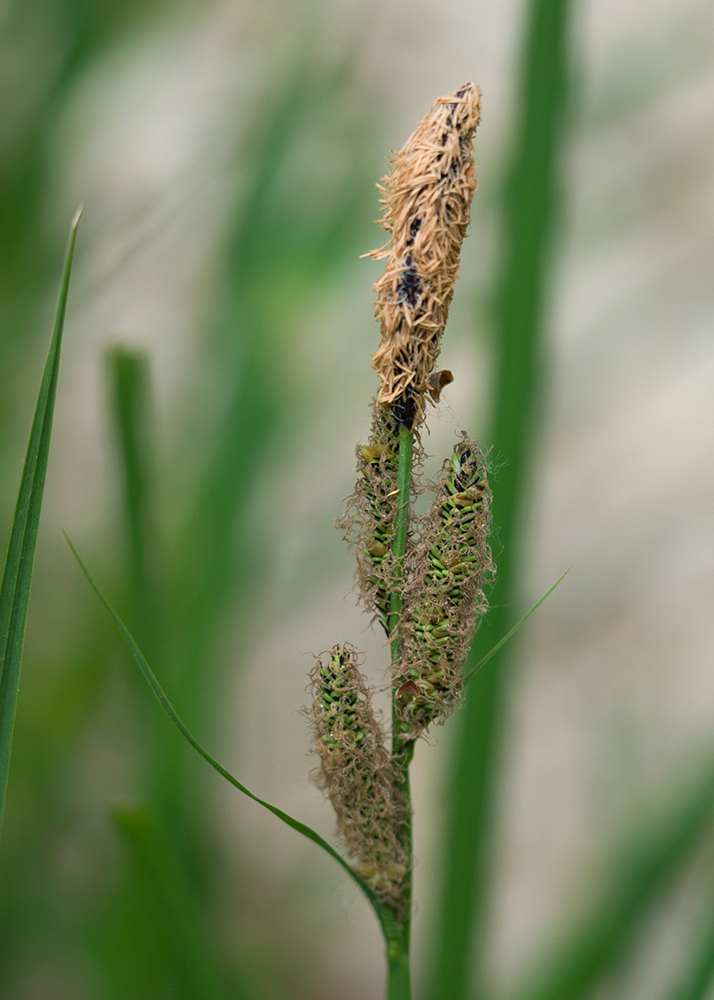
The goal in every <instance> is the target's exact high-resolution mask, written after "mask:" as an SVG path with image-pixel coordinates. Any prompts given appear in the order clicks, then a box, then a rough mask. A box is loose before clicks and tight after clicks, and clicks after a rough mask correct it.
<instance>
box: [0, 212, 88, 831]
mask: <svg viewBox="0 0 714 1000" xmlns="http://www.w3.org/2000/svg"><path fill="white" fill-rule="evenodd" d="M81 214H82V207H80V208H79V209H78V210H77V212H76V214H75V216H74V219H73V220H72V225H71V227H70V232H69V244H68V246H67V253H66V255H65V261H64V270H63V273H62V281H61V284H60V294H59V302H58V305H57V313H56V317H55V327H54V332H53V334H52V340H51V341H50V349H49V353H48V355H47V361H46V362H45V370H44V373H43V375H42V383H41V385H40V392H39V396H38V397H37V406H36V408H35V416H34V418H33V421H32V430H31V432H30V442H29V444H28V446H27V454H26V456H25V467H24V469H23V472H22V479H21V480H20V492H19V494H18V498H17V506H16V508H15V517H14V519H13V522H12V530H11V532H10V542H9V545H8V549H7V556H6V559H5V570H4V572H3V578H2V585H0V832H1V831H2V820H3V813H4V809H5V795H6V791H7V779H8V773H9V770H10V754H11V751H12V735H13V731H14V728H15V710H16V707H17V691H18V687H19V683H20V664H21V662H22V647H23V643H24V639H25V623H26V621H27V605H28V602H29V600H30V584H31V583H32V566H33V562H34V557H35V546H36V544H37V530H38V528H39V524H40V512H41V510H42V494H43V491H44V486H45V477H46V475H47V459H48V456H49V451H50V437H51V434H52V417H53V413H54V405H55V396H56V394H57V376H58V374H59V362H60V349H61V347H62V331H63V329H64V319H65V314H66V312H67V296H68V293H69V278H70V274H71V271H72V257H73V256H74V244H75V241H76V239H77V226H78V225H79V219H80V216H81Z"/></svg>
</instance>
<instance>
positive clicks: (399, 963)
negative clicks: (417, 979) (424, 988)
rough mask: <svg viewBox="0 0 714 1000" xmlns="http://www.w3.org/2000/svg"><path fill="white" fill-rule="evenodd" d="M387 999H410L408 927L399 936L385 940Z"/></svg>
mask: <svg viewBox="0 0 714 1000" xmlns="http://www.w3.org/2000/svg"><path fill="white" fill-rule="evenodd" d="M387 963H388V968H389V978H388V981H387V1000H411V996H412V989H411V984H410V980H409V928H408V925H407V927H406V929H405V931H404V935H403V936H402V937H401V938H392V939H391V940H388V941H387Z"/></svg>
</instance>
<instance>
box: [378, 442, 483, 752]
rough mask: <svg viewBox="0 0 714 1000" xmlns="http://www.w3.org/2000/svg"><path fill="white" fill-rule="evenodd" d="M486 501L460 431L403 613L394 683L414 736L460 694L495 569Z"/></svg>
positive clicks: (477, 463)
mask: <svg viewBox="0 0 714 1000" xmlns="http://www.w3.org/2000/svg"><path fill="white" fill-rule="evenodd" d="M490 500H491V492H490V490H489V487H488V481H487V479H486V472H485V470H484V466H483V459H482V456H481V453H480V451H479V449H478V445H476V444H475V443H474V442H473V441H470V440H469V438H468V437H467V436H466V435H465V434H464V435H463V438H462V440H461V441H460V442H459V443H458V444H457V445H456V447H455V448H454V451H453V454H452V456H451V459H450V460H448V461H447V462H445V463H444V475H443V477H442V480H441V483H440V485H439V491H438V494H437V496H436V499H435V500H434V502H433V504H432V507H431V509H430V511H429V513H428V514H427V516H426V525H425V528H424V532H423V535H422V541H421V544H420V546H419V548H418V550H417V551H416V553H415V555H414V568H413V571H412V582H411V586H410V590H409V592H408V593H407V598H406V604H405V608H404V611H403V626H404V651H403V655H402V659H401V662H400V665H399V668H398V670H397V671H396V674H395V678H394V685H395V688H396V691H397V699H396V700H397V705H398V710H399V712H400V714H401V716H402V721H403V723H404V728H405V730H406V732H408V733H410V734H411V735H412V736H414V737H416V736H418V735H419V734H420V733H421V732H423V731H424V730H425V729H426V727H427V726H429V725H430V724H431V723H432V722H434V721H440V722H441V721H443V720H444V719H445V718H446V716H447V715H448V714H449V713H450V712H451V711H452V710H453V709H454V708H455V707H456V705H457V704H458V702H459V700H460V697H461V692H462V689H463V680H462V668H463V665H464V662H465V660H466V656H467V655H468V651H469V648H470V646H471V640H472V639H473V634H474V631H475V628H476V619H477V616H480V615H481V614H483V613H484V611H485V610H486V608H487V602H486V598H485V596H484V592H483V586H484V584H485V583H486V582H487V581H488V580H489V579H490V578H491V577H492V575H493V572H494V567H493V563H492V561H491V553H490V550H489V548H488V544H487V538H488V531H489V521H490V514H489V503H490ZM410 682H411V683H410Z"/></svg>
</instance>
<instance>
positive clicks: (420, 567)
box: [70, 83, 562, 1000]
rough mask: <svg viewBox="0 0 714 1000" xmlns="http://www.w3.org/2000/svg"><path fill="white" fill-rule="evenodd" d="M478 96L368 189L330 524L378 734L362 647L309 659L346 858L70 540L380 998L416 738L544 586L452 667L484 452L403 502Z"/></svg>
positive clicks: (452, 109) (399, 889)
mask: <svg viewBox="0 0 714 1000" xmlns="http://www.w3.org/2000/svg"><path fill="white" fill-rule="evenodd" d="M480 100H481V94H480V90H479V88H478V86H476V84H474V83H467V84H465V85H464V86H462V87H459V88H458V89H457V90H455V91H454V92H453V93H451V94H449V95H447V96H445V97H440V98H438V99H437V100H436V101H435V102H434V104H433V105H432V107H431V110H430V111H429V113H428V114H427V116H426V117H425V118H424V119H423V120H422V121H421V122H420V123H419V125H418V127H417V129H416V130H415V132H414V133H413V134H412V136H411V137H410V138H409V139H408V140H407V142H406V144H405V145H404V147H403V148H402V150H401V151H400V152H399V153H397V154H396V155H395V156H394V158H393V160H392V163H391V170H390V172H389V174H388V176H387V177H386V178H384V181H383V183H382V185H381V187H380V190H381V192H382V196H383V197H382V205H383V208H384V214H383V218H382V223H381V224H382V226H383V228H384V229H385V230H386V231H387V232H388V233H389V242H388V244H387V245H386V246H385V247H382V248H381V249H379V250H375V251H372V253H371V254H370V255H369V256H371V257H373V258H375V259H381V258H386V261H387V264H386V268H385V272H384V274H383V275H382V277H381V278H380V279H379V280H378V281H377V283H376V285H375V291H376V292H377V301H376V318H377V319H378V321H379V323H380V328H381V343H380V346H379V348H378V350H377V352H376V353H375V355H374V356H373V359H372V360H373V367H374V369H375V371H376V372H377V374H378V376H379V389H378V392H377V395H376V399H375V401H374V405H373V412H372V429H371V434H370V437H369V440H368V441H367V443H366V444H361V445H359V446H358V447H357V465H358V477H359V478H358V482H357V485H356V487H355V491H354V493H353V495H352V497H351V498H350V500H349V501H348V504H347V509H346V512H345V515H344V517H343V518H342V519H341V520H340V521H338V526H340V527H341V529H342V530H343V531H344V533H345V537H346V539H347V540H348V541H349V542H350V543H351V545H352V546H353V548H354V550H355V553H356V557H357V578H358V586H359V592H360V599H361V602H362V604H363V605H364V607H365V609H366V610H367V611H368V612H369V613H370V614H372V615H373V617H374V618H375V619H376V620H377V621H378V623H379V627H380V628H381V629H383V631H384V633H385V635H386V637H387V640H388V643H389V646H390V651H391V701H392V716H391V727H390V730H389V731H385V730H384V728H383V727H382V725H381V724H380V722H379V720H378V718H377V716H376V715H375V713H374V711H373V708H372V699H371V692H370V690H369V688H368V686H367V683H366V681H365V679H364V677H363V676H362V673H361V670H360V665H361V656H360V654H359V653H358V652H357V650H356V649H355V648H354V647H353V646H351V645H350V644H349V643H347V642H345V643H343V644H341V645H337V646H335V647H334V648H333V649H332V650H330V651H328V652H326V653H324V654H322V656H321V657H320V658H319V659H318V660H317V661H316V664H315V667H314V668H313V670H312V673H311V682H312V694H313V703H312V706H311V709H310V716H311V721H312V725H313V727H314V732H315V742H316V750H317V753H318V755H319V758H320V767H319V769H318V783H319V784H320V785H321V787H322V788H323V789H324V791H325V793H326V794H327V796H328V797H329V798H330V800H331V802H332V804H333V806H334V808H335V812H336V815H337V830H336V833H337V838H338V840H339V842H340V844H341V845H342V846H343V847H344V849H345V853H346V856H343V854H341V853H340V852H339V851H338V850H336V848H335V847H333V846H332V845H331V844H330V843H328V842H327V841H326V840H325V839H324V838H323V837H322V836H320V835H319V834H318V833H317V832H316V831H314V830H312V829H311V828H310V827H309V826H307V825H306V824H304V823H302V822H300V821H299V820H297V819H295V818H293V817H292V816H289V815H288V814H287V813H285V812H284V811H283V810H281V809H279V808H278V807H276V806H274V805H272V804H270V803H268V802H266V801H265V800H263V799H262V798H260V797H259V796H257V795H255V794H254V793H253V792H251V791H250V790H249V789H248V788H246V786H245V785H244V784H243V783H242V782H240V781H239V780H238V779H237V778H236V777H235V776H233V775H232V774H231V773H230V772H229V771H228V770H227V769H226V768H224V767H223V766H222V765H221V764H219V763H218V762H217V761H216V760H215V759H214V758H213V757H212V756H211V754H210V753H208V751H207V750H205V749H204V748H203V746H202V745H201V744H200V743H199V741H198V740H197V739H196V738H195V737H194V736H193V734H192V733H191V732H190V730H189V729H188V728H187V726H186V725H185V724H184V722H183V721H182V719H181V718H180V717H179V715H178V713H177V712H176V710H175V708H174V707H173V705H172V703H171V702H170V700H169V699H168V697H167V696H166V694H165V693H164V691H163V689H162V687H161V685H160V683H159V681H158V679H157V678H156V676H155V674H154V673H153V671H152V669H151V667H150V666H149V663H148V662H147V660H146V657H145V655H144V653H143V652H142V650H141V649H140V647H139V645H138V643H137V641H136V640H135V638H134V637H133V636H132V634H131V633H130V631H129V629H128V628H127V626H126V625H125V624H124V622H123V621H122V619H121V618H120V616H119V614H118V613H117V612H116V610H115V609H114V607H113V605H112V604H111V602H110V601H109V600H108V598H107V597H106V596H105V595H104V594H103V592H102V591H101V589H100V588H99V586H98V585H97V584H96V583H95V582H94V580H93V579H92V577H91V575H90V574H89V572H88V570H87V569H86V567H85V565H84V563H83V562H82V560H81V559H80V557H79V555H78V554H77V552H76V551H75V550H74V548H73V549H72V551H73V552H74V554H75V556H76V558H77V560H78V562H79V564H80V566H81V568H82V570H83V572H84V573H85V575H86V577H87V579H88V580H89V582H90V584H91V585H92V586H93V587H94V589H95V591H96V593H97V594H98V596H99V597H100V599H101V600H102V602H103V603H104V604H105V606H106V608H107V610H108V611H109V613H110V614H111V616H112V617H113V619H114V621H115V623H116V625H117V626H118V628H119V630H120V631H121V633H122V635H123V637H124V639H125V640H126V642H127V643H128V645H129V647H130V649H131V651H132V653H133V655H134V658H135V659H136V661H137V663H138V664H139V667H140V668H141V671H142V672H143V674H144V677H145V678H146V680H147V681H148V683H149V685H150V686H151V688H152V690H153V692H154V694H155V696H156V698H157V699H158V701H159V703H160V704H161V706H162V708H163V710H164V711H165V713H166V714H167V715H168V717H169V718H170V719H171V721H172V722H173V724H174V725H175V726H176V727H177V728H178V730H179V731H180V732H181V734H182V735H183V736H184V738H185V739H186V740H187V741H188V742H189V743H190V744H191V745H192V746H193V747H194V749H195V750H196V751H197V752H198V753H199V754H200V755H201V756H202V757H203V758H204V759H205V760H206V761H207V762H208V763H209V764H210V765H211V766H212V767H213V768H214V769H215V770H216V771H218V773H219V774H221V775H222V776H223V777H224V778H226V779H227V780H228V781H229V782H230V783H231V784H232V785H233V786H234V787H235V788H237V789H238V790H239V791H241V792H243V793H244V794H245V795H247V796H248V797H249V798H251V799H253V800H254V801H255V802H257V803H259V804H260V805H262V806H264V807H265V808H266V809H268V810H269V811H270V812H272V813H273V814H274V815H275V816H277V817H278V818H279V819H281V820H282V821H283V822H284V823H286V824H287V825H288V826H290V827H291V828H292V829H294V830H296V831H297V832H298V833H301V834H303V836H305V837H307V838H308V839H310V840H312V841H313V842H314V843H316V844H318V845H319V846H320V847H321V848H322V849H323V850H325V851H326V852H327V853H328V854H330V855H331V856H332V857H333V858H334V859H335V860H336V861H337V862H338V863H339V864H340V865H341V867H342V868H343V869H344V870H345V871H346V872H347V873H348V874H349V876H350V877H351V878H352V879H353V880H354V881H355V882H356V883H357V885H358V886H359V887H360V889H361V890H362V891H363V893H364V895H365V896H366V898H367V899H368V901H369V902H370V904H371V905H372V907H373V908H374V911H375V913H376V915H377V917H378V919H379V922H380V925H381V928H382V931H383V933H384V938H385V943H386V953H387V964H388V976H387V996H388V1000H409V998H410V997H411V983H410V963H409V941H410V923H411V910H412V869H413V845H412V808H411V800H410V789H409V768H410V765H411V763H412V760H413V757H414V750H415V745H416V743H417V741H418V740H419V739H420V737H422V736H423V735H424V734H425V733H426V732H427V730H428V729H429V727H430V726H432V725H434V724H436V723H441V722H443V721H444V720H445V719H446V718H447V717H448V716H449V715H450V713H451V712H452V711H453V710H454V709H455V708H456V707H457V706H458V705H459V704H460V702H461V700H462V697H463V692H464V688H465V685H466V683H467V682H468V680H469V679H470V678H471V677H472V676H473V675H474V674H475V673H476V672H477V671H478V670H479V669H480V668H481V667H482V666H483V665H484V664H485V663H486V662H487V661H488V660H489V659H490V658H491V656H493V655H494V653H495V652H496V650H497V649H498V648H500V646H502V645H503V643H504V642H506V641H507V640H508V639H509V638H510V636H511V635H512V634H513V633H514V632H515V631H516V630H517V628H519V627H520V625H521V624H523V622H524V621H525V620H526V619H527V618H528V617H529V615H530V614H532V613H533V611H534V610H535V609H536V607H538V605H540V603H542V601H543V600H545V597H547V596H548V595H547V594H546V595H545V597H543V598H541V601H539V602H538V604H537V605H535V606H534V607H533V608H531V610H530V611H529V612H528V613H527V614H526V615H524V616H523V618H522V619H521V620H520V622H518V623H517V625H516V626H514V627H513V628H512V629H511V630H510V631H509V632H508V633H507V634H506V635H505V636H503V637H502V639H501V640H500V641H499V642H498V644H497V645H496V646H495V647H494V648H493V649H492V650H491V651H490V652H489V653H487V654H486V655H485V656H483V657H482V658H481V660H480V661H479V663H477V664H475V665H473V666H472V667H470V668H469V670H468V672H466V673H465V672H464V665H465V663H466V661H467V657H468V654H469V650H470V647H471V642H472V639H473V636H474V632H475V629H476V626H477V624H478V620H479V618H480V617H481V616H482V615H483V613H484V612H485V610H486V607H487V602H486V598H485V593H484V588H485V587H487V585H488V584H489V583H490V582H491V580H492V578H493V576H494V572H495V569H494V566H493V563H492V560H491V553H490V549H489V545H488V535H489V527H490V513H489V505H490V499H491V493H490V489H489V485H488V479H487V471H486V462H485V457H484V455H483V453H482V451H481V450H480V448H479V446H478V444H477V443H476V442H475V441H473V440H471V439H470V438H469V436H468V435H467V434H466V433H465V432H464V433H462V434H461V436H460V437H459V439H458V440H457V441H456V442H455V443H454V446H453V449H452V453H451V455H450V456H449V457H448V458H447V459H446V460H445V462H444V466H443V470H442V474H441V477H440V479H439V481H438V483H437V484H436V486H435V496H434V499H433V502H432V504H431V506H430V508H429V510H428V511H427V513H426V514H424V515H420V516H417V515H416V514H415V511H414V501H415V498H416V496H417V495H418V494H419V493H420V492H421V491H422V490H423V489H424V487H423V485H422V484H421V482H420V471H421V466H422V463H423V459H424V451H423V448H422V445H421V439H420V431H421V429H422V428H423V426H424V421H425V418H426V414H427V408H428V406H429V405H430V404H433V403H436V402H438V399H439V396H440V393H441V391H442V389H443V388H444V386H445V385H448V384H449V382H451V381H452V379H453V376H452V374H451V372H447V371H439V370H437V367H436V365H437V360H438V356H439V351H440V346H441V339H442V336H443V334H444V330H445V326H446V321H447V317H448V312H449V305H450V303H451V299H452V296H453V291H454V284H455V281H456V278H457V276H458V271H459V257H460V251H461V245H462V242H463V239H464V237H465V235H466V231H467V228H468V225H469V221H470V206H471V200H472V197H473V194H474V191H475V189H476V181H475V177H474V166H473V138H474V133H475V130H476V127H477V125H478V123H479V119H480ZM70 546H71V543H70ZM561 579H562V577H561ZM559 582H560V581H558V583H559ZM554 586H557V583H556V584H555V585H554ZM552 589H553V588H551V590H552ZM548 593H550V591H549V592H548Z"/></svg>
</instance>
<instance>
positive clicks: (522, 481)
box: [428, 0, 573, 1000]
mask: <svg viewBox="0 0 714 1000" xmlns="http://www.w3.org/2000/svg"><path fill="white" fill-rule="evenodd" d="M572 6H573V5H572V3H571V0H529V2H528V3H527V4H526V5H525V7H524V13H525V15H526V25H525V33H524V35H525V37H524V42H525V44H524V46H523V52H522V55H521V57H520V58H519V60H518V66H519V70H520V80H519V84H518V93H517V97H516V101H515V121H516V132H515V135H514V140H515V142H514V149H513V156H512V159H511V164H510V167H509V170H508V175H507V177H506V183H505V187H504V191H503V201H502V205H503V209H502V211H503V217H502V220H501V228H502V232H503V248H502V255H501V271H500V275H499V278H498V283H497V287H496V289H495V295H494V309H493V326H494V340H493V353H494V360H495V365H494V385H493V394H492V398H493V400H494V412H493V416H492V432H491V435H490V441H491V443H492V444H493V453H494V454H495V455H497V456H499V459H500V458H501V457H502V458H503V460H504V463H505V464H504V465H503V466H502V467H501V468H500V469H499V474H498V477H497V478H496V479H495V481H494V482H493V483H492V486H493V519H494V524H496V525H497V526H498V536H499V542H500V543H502V547H503V551H502V552H501V553H500V554H499V557H498V579H497V581H496V584H495V586H494V589H493V602H492V610H491V611H490V613H489V614H488V615H487V616H486V618H485V620H484V622H483V625H482V626H481V628H480V629H479V632H478V634H477V636H476V642H475V644H474V648H473V651H472V659H471V660H470V662H471V663H474V662H476V661H477V660H479V659H480V658H481V656H482V654H483V650H485V649H488V648H489V646H491V645H492V644H493V642H494V641H495V640H496V639H498V637H499V636H502V635H503V634H504V633H506V632H508V631H509V629H510V628H511V627H512V626H513V623H514V615H513V608H514V607H517V606H518V602H519V601H520V599H521V595H520V592H519V590H520V580H521V559H520V545H521V541H522V537H523V526H524V524H525V520H524V514H525V513H526V510H527V504H528V501H529V499H530V497H531V495H532V489H531V476H532V472H533V469H534V465H535V448H536V445H537V428H538V417H539V413H540V408H541V399H542V374H543V370H544V360H545V358H544V351H543V341H544V339H545V334H546V330H545V324H544V318H545V306H546V300H547V291H548V284H549V272H550V264H551V260H552V250H553V239H552V237H553V229H554V221H555V218H556V216H557V213H558V208H559V204H560V200H561V197H562V191H563V185H562V183H560V178H559V176H558V175H559V166H560V150H561V146H562V140H563V119H564V109H565V105H566V99H567V95H568V72H567V64H568V42H569V25H570V14H571V9H572ZM496 656H497V657H498V658H499V663H498V664H497V666H494V667H493V668H492V669H490V670H484V671H481V673H479V674H477V675H476V676H475V677H474V679H473V681H472V683H471V687H470V690H469V697H468V700H467V703H466V706H465V708H464V710H463V711H462V712H460V713H459V717H458V719H455V720H454V724H455V726H456V728H457V738H456V741H455V744H454V760H453V770H452V774H451V775H450V776H449V778H448V779H447V789H446V801H447V802H448V803H449V806H448V816H447V820H446V824H445V826H446V837H445V843H444V844H443V846H442V848H441V850H440V852H439V856H440V857H442V858H443V859H444V877H443V886H444V890H443V896H442V899H441V905H440V908H439V914H438V920H437V925H436V926H435V928H434V931H433V934H432V935H431V937H432V939H433V940H434V942H435V952H436V954H435V961H434V967H433V969H432V974H431V977H430V978H431V982H430V990H429V993H428V996H429V997H430V1000H465V998H466V997H470V996H472V995H473V992H474V987H475V990H476V994H477V995H479V994H480V993H481V992H483V988H484V987H483V984H482V983H481V982H480V980H481V979H483V978H484V976H485V973H484V972H483V971H482V970H483V968H484V960H485V940H486V938H485V933H484V931H485V929H486V927H487V925H488V921H487V911H488V907H489V900H490V879H491V867H492V866H491V863H490V858H491V855H490V852H491V844H492V831H493V829H494V810H495V808H496V805H495V803H496V799H497V795H496V790H497V786H498V778H497V769H498V764H499V752H500V747H501V738H502V732H503V725H502V720H503V719H504V717H505V713H504V707H505V699H506V695H507V690H508V683H509V671H508V665H507V663H506V662H505V657H504V654H503V652H501V651H499V653H497V654H496ZM469 666H470V664H469V665H467V669H469Z"/></svg>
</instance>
